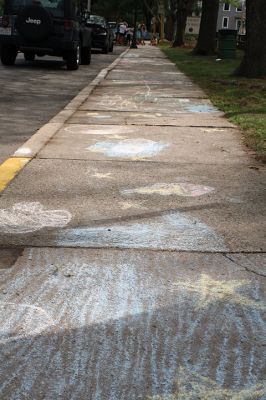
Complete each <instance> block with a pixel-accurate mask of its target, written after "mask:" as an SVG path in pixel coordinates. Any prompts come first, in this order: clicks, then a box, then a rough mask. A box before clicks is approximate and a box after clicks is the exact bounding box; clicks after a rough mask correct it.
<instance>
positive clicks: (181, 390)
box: [147, 367, 266, 400]
mask: <svg viewBox="0 0 266 400" xmlns="http://www.w3.org/2000/svg"><path fill="white" fill-rule="evenodd" d="M176 381H177V382H176V383H177V385H176V386H177V387H178V391H176V392H175V393H173V394H166V395H155V396H152V397H151V396H149V397H148V399H147V400H197V399H199V400H200V399H202V400H263V399H264V398H265V397H264V396H266V385H265V383H258V384H256V385H252V386H244V388H242V389H240V390H239V389H229V388H224V387H222V386H220V385H219V384H217V383H216V382H215V381H213V380H212V379H210V378H207V377H205V376H202V375H200V374H198V373H196V372H194V371H191V370H188V369H187V368H183V367H180V368H179V370H178V377H177V379H176Z"/></svg>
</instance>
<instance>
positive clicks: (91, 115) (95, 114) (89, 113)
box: [86, 112, 112, 119]
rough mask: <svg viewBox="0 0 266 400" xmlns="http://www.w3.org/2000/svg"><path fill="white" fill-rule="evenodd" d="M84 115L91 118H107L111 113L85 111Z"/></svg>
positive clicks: (110, 116)
mask: <svg viewBox="0 0 266 400" xmlns="http://www.w3.org/2000/svg"><path fill="white" fill-rule="evenodd" d="M86 115H87V116H88V117H93V118H97V119H109V118H112V115H106V114H105V115H102V114H99V113H94V112H87V113H86Z"/></svg>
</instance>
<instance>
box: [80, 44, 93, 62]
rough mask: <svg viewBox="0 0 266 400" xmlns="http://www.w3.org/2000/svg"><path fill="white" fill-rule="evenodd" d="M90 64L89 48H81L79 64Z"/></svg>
mask: <svg viewBox="0 0 266 400" xmlns="http://www.w3.org/2000/svg"><path fill="white" fill-rule="evenodd" d="M90 63H91V47H81V54H80V64H82V65H89V64H90Z"/></svg>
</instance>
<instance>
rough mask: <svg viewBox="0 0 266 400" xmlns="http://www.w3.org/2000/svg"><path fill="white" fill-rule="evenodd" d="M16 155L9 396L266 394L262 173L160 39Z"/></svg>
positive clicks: (6, 253) (7, 275) (5, 196)
mask: <svg viewBox="0 0 266 400" xmlns="http://www.w3.org/2000/svg"><path fill="white" fill-rule="evenodd" d="M14 164H15V165H16V166H17V165H18V164H19V167H18V168H17V169H16V168H14V171H13V174H15V173H16V172H17V171H18V170H19V169H20V166H24V165H25V167H24V168H23V169H21V171H20V172H19V173H18V175H17V176H16V177H15V179H14V180H12V181H11V182H10V183H9V185H8V186H7V187H6V188H5V190H4V191H3V193H2V195H1V197H0V243H1V244H2V245H3V249H2V250H1V248H0V259H1V257H2V260H5V261H2V265H1V261H0V267H2V268H3V269H2V270H1V271H2V272H1V274H0V276H1V284H0V288H1V289H0V309H1V312H0V319H1V321H0V325H1V326H2V329H1V335H2V337H1V359H3V361H2V362H1V366H0V371H1V373H0V376H1V378H0V398H1V399H2V400H13V399H14V400H15V399H19V400H20V399H24V398H25V399H34V400H39V399H46V400H57V399H66V400H69V399H71V400H72V399H73V400H74V399H77V400H83V399H84V400H85V399H86V400H88V399H93V400H107V399H108V400H122V399H125V400H135V399H142V400H144V399H145V400H148V399H149V400H174V399H182V400H183V399H188V400H194V399H201V398H202V399H203V398H206V399H207V398H208V399H215V400H220V399H221V400H224V399H228V400H229V399H233V398H239V399H248V400H249V399H250V400H253V399H258V400H265V399H266V387H265V381H264V376H265V359H266V357H265V356H266V354H265V337H266V324H265V320H263V315H265V293H266V291H265V276H266V272H265V266H266V261H265V251H266V241H265V175H266V174H265V167H264V166H262V165H261V164H259V163H257V162H256V161H255V160H254V158H252V156H251V155H249V154H248V152H247V150H246V148H245V147H244V146H243V145H242V137H241V134H240V132H239V131H238V129H237V128H236V127H235V126H233V125H232V124H230V123H229V122H228V121H227V120H226V119H225V118H224V116H223V114H222V113H221V112H219V111H218V110H217V109H215V108H214V107H213V105H212V104H211V103H210V101H209V100H208V99H207V98H206V95H205V94H204V93H203V92H202V91H201V90H200V89H199V88H198V87H197V86H196V85H195V84H193V83H192V82H191V81H190V80H189V79H188V78H187V77H186V76H185V75H184V74H182V73H181V72H179V71H177V70H176V67H175V66H174V64H172V63H171V62H170V61H169V60H168V59H167V58H166V57H165V56H164V54H163V53H162V52H161V51H160V50H159V49H158V48H155V47H150V46H145V47H144V48H139V49H138V50H129V51H126V52H125V53H124V54H123V56H121V57H119V58H118V59H117V61H116V62H115V63H114V64H113V65H112V66H111V67H110V68H109V69H107V70H104V71H102V73H101V74H100V75H99V76H98V78H96V80H95V81H94V82H93V84H92V85H90V86H88V87H87V88H85V89H84V90H83V91H82V92H81V93H80V94H79V96H77V97H76V98H75V99H74V100H73V101H72V102H71V103H70V104H69V105H68V106H67V107H66V109H64V110H63V111H62V112H61V113H59V114H58V115H57V116H56V117H55V118H53V119H52V120H51V121H50V123H49V124H47V125H46V126H44V127H43V128H42V130H41V131H40V132H39V133H38V134H37V135H35V136H34V137H33V138H32V139H30V141H29V142H27V143H26V144H25V145H24V146H22V148H20V149H18V151H17V152H16V153H15V155H14V158H12V159H11V160H9V164H8V163H7V166H6V169H7V170H8V169H9V165H12V168H13V165H14ZM0 173H1V167H0ZM7 176H10V177H11V176H12V173H10V174H7ZM1 374H2V375H1ZM204 396H205V397H204Z"/></svg>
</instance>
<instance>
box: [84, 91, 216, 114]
mask: <svg viewBox="0 0 266 400" xmlns="http://www.w3.org/2000/svg"><path fill="white" fill-rule="evenodd" d="M79 109H80V110H81V111H91V110H93V111H108V110H109V111H127V112H136V111H143V112H150V113H156V112H159V113H162V114H163V113H172V114H175V113H191V114H192V115H193V114H201V113H202V114H212V113H217V114H218V115H221V112H219V110H218V109H217V108H215V107H214V106H213V105H212V103H211V102H210V101H209V100H208V99H199V98H195V99H188V98H184V99H182V98H170V99H168V98H165V97H159V98H155V99H152V98H151V97H149V96H147V97H146V98H145V97H143V96H133V97H129V96H122V95H117V96H114V95H113V96H110V95H103V96H101V97H100V98H99V96H93V95H92V96H90V98H89V100H87V101H85V102H84V103H83V104H82V105H81V107H80V108H79Z"/></svg>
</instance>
